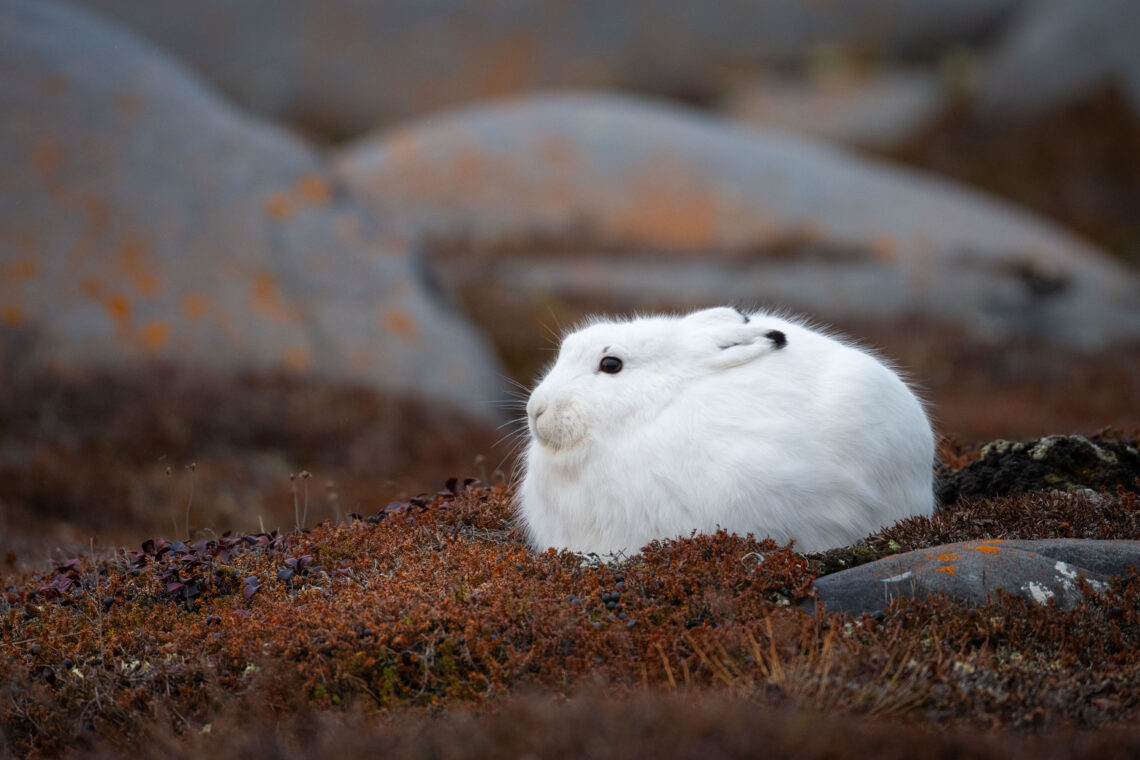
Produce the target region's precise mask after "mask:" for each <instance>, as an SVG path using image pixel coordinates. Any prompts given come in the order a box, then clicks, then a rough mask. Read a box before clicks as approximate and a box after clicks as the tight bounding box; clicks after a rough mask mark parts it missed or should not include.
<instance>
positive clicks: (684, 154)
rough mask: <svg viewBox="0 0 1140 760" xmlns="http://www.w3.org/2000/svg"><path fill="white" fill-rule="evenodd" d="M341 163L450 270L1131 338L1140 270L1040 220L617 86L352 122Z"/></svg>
mask: <svg viewBox="0 0 1140 760" xmlns="http://www.w3.org/2000/svg"><path fill="white" fill-rule="evenodd" d="M338 164H339V166H340V169H341V171H342V173H343V175H344V177H346V179H347V181H348V182H349V183H350V184H351V185H352V186H353V187H354V188H357V189H358V190H359V191H360V192H361V193H362V194H364V195H366V196H367V198H368V199H369V201H370V202H371V203H372V205H373V207H374V208H376V209H377V210H379V211H380V212H381V213H383V214H385V218H386V219H388V220H389V221H390V222H392V223H397V222H398V223H399V224H400V226H401V228H402V229H404V230H406V231H408V232H409V234H418V235H420V236H422V237H424V238H426V239H429V240H431V239H435V240H456V239H459V240H462V241H464V245H461V246H459V247H458V249H457V252H453V253H452V254H451V255H446V251H447V250H448V249H447V248H446V246H444V247H443V248H442V250H443V251H444V253H440V254H439V255H437V260H438V261H439V262H440V264H441V269H442V270H443V271H444V272H445V274H446V275H447V276H448V277H449V278H450V279H451V280H452V281H453V282H459V283H460V284H461V285H463V284H470V283H479V284H480V285H481V286H482V285H487V286H491V285H494V286H498V287H503V288H505V289H507V290H509V291H510V292H512V293H518V292H519V291H524V292H525V291H531V290H540V291H546V292H552V293H556V294H557V295H559V296H562V297H571V298H579V299H589V300H590V301H591V302H592V303H593V304H597V303H598V302H599V301H601V302H603V303H605V304H606V306H607V307H609V308H624V309H629V308H631V307H635V306H640V305H641V304H642V303H644V302H646V301H650V302H652V301H654V300H656V301H657V302H661V301H666V302H668V303H673V304H676V305H693V304H709V303H726V302H733V301H739V302H745V303H754V302H763V303H780V304H787V305H790V306H792V307H793V308H796V309H802V310H806V311H808V312H810V313H812V314H813V315H819V316H822V317H824V318H828V319H848V318H871V319H875V318H880V319H898V318H905V317H908V316H912V315H925V316H930V317H934V318H936V319H941V320H946V321H949V322H951V323H956V324H959V325H962V326H964V327H966V328H967V329H969V330H970V331H972V332H974V333H975V334H976V335H980V336H983V337H985V338H1008V337H1032V338H1037V339H1041V340H1045V341H1049V342H1052V343H1055V344H1064V345H1070V346H1078V347H1081V348H1099V347H1102V346H1104V345H1105V344H1108V343H1111V342H1113V341H1118V340H1128V339H1135V338H1137V336H1140V286H1138V283H1137V278H1136V277H1135V276H1134V275H1133V274H1132V273H1131V272H1129V271H1128V270H1127V269H1126V268H1124V267H1123V266H1121V265H1120V264H1118V263H1116V262H1115V261H1113V260H1112V259H1110V258H1109V257H1108V256H1106V255H1105V254H1103V253H1102V252H1100V251H1098V250H1097V249H1095V248H1093V247H1092V246H1089V245H1087V244H1085V243H1083V242H1081V241H1080V240H1078V239H1076V238H1075V237H1073V236H1072V235H1069V234H1067V233H1066V232H1064V231H1063V230H1061V229H1058V228H1057V227H1055V226H1053V225H1051V224H1049V223H1048V222H1046V221H1044V220H1042V219H1039V218H1036V217H1034V216H1032V215H1031V214H1028V213H1026V212H1024V211H1020V210H1018V209H1016V208H1014V207H1012V206H1009V205H1007V204H1004V203H1001V202H999V201H996V200H993V199H990V198H987V197H984V196H982V195H980V194H977V193H973V192H970V191H968V190H966V189H964V188H962V187H960V186H956V185H954V184H952V183H950V182H947V181H944V180H940V179H937V178H934V177H931V176H927V175H923V174H921V173H918V172H914V171H907V170H903V169H899V168H894V167H890V166H887V165H885V164H882V163H877V162H874V161H871V160H867V159H861V158H858V157H856V156H854V155H852V154H848V153H846V152H843V151H841V150H839V149H836V148H833V147H830V146H827V145H824V144H821V143H817V142H813V141H810V140H806V139H801V138H797V137H795V136H792V135H788V134H784V133H775V132H761V133H757V132H754V131H750V130H745V129H740V128H734V127H731V126H728V125H726V124H724V123H721V122H718V121H716V120H714V119H710V118H706V117H702V116H696V115H693V114H690V113H688V112H685V111H681V110H678V109H673V108H668V107H664V106H659V105H655V104H650V103H647V102H644V101H638V100H634V99H631V98H626V97H618V96H603V95H588V94H578V95H565V96H549V97H538V98H530V99H521V100H516V101H509V102H503V103H497V104H494V105H490V106H486V107H477V108H474V109H470V110H463V111H459V112H456V113H450V114H444V115H440V116H436V117H433V118H428V119H425V120H423V121H420V122H418V123H412V124H410V125H407V126H405V127H404V128H401V129H399V130H396V131H394V132H391V133H387V134H381V135H378V136H376V137H372V138H368V139H364V140H361V141H359V142H358V143H356V144H355V145H352V146H350V147H348V148H347V149H346V150H344V151H343V152H342V153H341V154H340V156H339V159H338ZM544 240H554V241H556V243H557V245H555V246H552V247H548V248H547V250H544V247H543V245H542V241H544ZM595 308H596V306H595Z"/></svg>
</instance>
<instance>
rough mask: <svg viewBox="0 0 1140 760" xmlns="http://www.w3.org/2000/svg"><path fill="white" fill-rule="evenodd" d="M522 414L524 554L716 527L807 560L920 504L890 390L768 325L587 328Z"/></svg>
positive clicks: (910, 406) (911, 422)
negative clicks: (779, 545) (792, 549)
mask: <svg viewBox="0 0 1140 760" xmlns="http://www.w3.org/2000/svg"><path fill="white" fill-rule="evenodd" d="M603 360H606V361H607V362H608V363H607V364H604V365H603V364H602V362H603ZM614 360H616V362H615V361H614ZM602 366H605V367H606V368H605V369H603V368H601V367H602ZM615 367H616V371H612V370H614V369H615ZM527 410H528V416H529V420H530V430H531V442H530V446H529V448H528V451H527V455H526V463H525V466H526V470H525V475H524V477H523V480H522V483H521V486H520V489H519V512H520V516H521V519H522V522H523V524H524V525H525V528H526V531H527V533H528V536H529V538H530V540H531V542H532V543H533V544H534V545H535V546H537V547H539V548H546V547H557V548H568V549H571V550H574V551H581V552H597V553H599V554H608V553H616V552H626V553H633V552H636V551H638V550H639V549H640V548H641V547H642V546H644V545H645V544H647V543H649V542H650V541H652V540H654V539H664V538H675V537H678V536H687V535H689V534H690V533H692V532H693V531H696V532H698V533H708V532H713V531H716V530H717V529H719V528H723V529H725V530H728V531H730V532H733V533H740V534H745V533H752V534H755V535H756V536H757V537H764V536H771V537H772V538H774V539H776V540H777V541H779V542H787V541H789V540H792V539H794V540H795V541H796V548H797V549H799V550H800V551H816V550H821V549H827V548H830V547H834V546H842V545H847V544H850V543H852V542H854V541H855V540H857V539H859V538H862V537H863V536H865V535H867V534H868V533H871V532H873V531H875V530H877V529H879V528H880V527H883V526H886V525H890V524H892V523H894V522H896V521H898V520H900V519H902V518H904V517H908V516H912V515H929V514H930V513H931V512H932V511H933V508H934V496H933V484H932V479H933V458H934V440H933V434H932V432H931V429H930V424H929V422H928V420H927V417H926V414H925V412H924V411H923V408H922V405H921V404H920V403H919V402H918V400H917V399H916V398H915V396H914V394H913V393H911V391H910V389H909V388H907V386H906V384H905V383H904V382H903V381H902V380H901V379H899V377H898V376H897V375H896V374H895V373H894V372H893V371H891V370H890V369H888V368H887V367H886V366H884V365H883V364H882V363H880V362H879V361H878V360H877V359H875V358H874V357H873V356H871V355H870V354H867V353H865V352H863V351H861V350H859V349H857V348H854V347H852V346H849V345H846V344H844V343H841V342H839V341H837V340H835V339H833V338H830V337H827V336H826V335H823V334H821V333H819V332H816V331H813V330H811V329H809V328H807V327H805V326H803V325H800V324H797V323H795V322H790V321H788V320H785V319H782V318H779V317H776V316H772V315H768V314H762V313H761V314H749V315H747V316H745V315H744V314H741V313H739V312H735V311H733V310H731V309H710V310H707V311H704V312H697V313H695V314H692V315H690V316H688V317H684V318H679V317H654V318H643V319H637V320H633V321H631V322H623V323H610V322H599V323H595V324H592V325H590V326H589V327H586V328H585V329H583V330H581V331H579V332H577V333H574V334H572V335H570V336H568V337H567V338H566V340H565V341H564V342H563V345H562V349H561V352H560V354H559V357H558V360H557V362H556V363H555V365H554V367H553V368H552V369H551V370H550V372H549V373H548V374H547V375H546V377H545V378H544V379H543V381H542V382H541V383H540V384H539V386H538V387H537V388H535V390H534V392H533V394H532V395H531V400H530V402H529V404H528V407H527Z"/></svg>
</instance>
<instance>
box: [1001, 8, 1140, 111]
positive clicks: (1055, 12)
mask: <svg viewBox="0 0 1140 760" xmlns="http://www.w3.org/2000/svg"><path fill="white" fill-rule="evenodd" d="M1138 38H1140V3H1137V2H1136V0H1096V2H1073V0H1037V1H1036V2H1033V3H1030V4H1028V5H1026V6H1025V7H1024V10H1023V12H1022V14H1021V18H1020V19H1019V20H1018V21H1016V22H1015V23H1013V24H1011V27H1010V33H1009V35H1008V37H1007V38H1006V39H1005V40H1004V41H1003V42H1002V43H1001V44H1000V45H999V47H998V49H997V52H996V53H995V54H994V57H993V60H992V61H991V63H990V65H989V66H988V69H987V71H986V73H985V74H984V78H983V80H982V84H981V90H980V92H979V95H978V98H979V101H980V105H981V107H982V108H983V110H985V111H988V112H989V113H990V114H991V115H999V116H1005V117H1017V118H1027V117H1031V116H1033V115H1034V114H1038V113H1041V112H1043V111H1048V110H1050V109H1052V108H1056V107H1059V106H1063V105H1065V104H1067V103H1069V102H1072V101H1075V100H1079V99H1080V98H1081V97H1083V96H1086V95H1089V94H1090V93H1093V92H1095V91H1096V90H1098V89H1101V88H1104V87H1108V86H1110V85H1114V86H1116V87H1117V88H1118V89H1119V90H1120V91H1121V92H1122V93H1123V94H1124V95H1125V96H1126V97H1127V98H1128V99H1129V101H1130V102H1131V104H1132V108H1133V110H1134V111H1135V112H1136V114H1137V115H1138V116H1140V42H1138Z"/></svg>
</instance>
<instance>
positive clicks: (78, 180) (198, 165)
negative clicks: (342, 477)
mask: <svg viewBox="0 0 1140 760" xmlns="http://www.w3.org/2000/svg"><path fill="white" fill-rule="evenodd" d="M0 18H3V23H0V103H2V110H0V185H2V186H3V190H2V191H0V272H3V276H2V277H0V358H2V359H3V362H4V364H5V365H6V366H7V367H8V368H9V369H11V368H13V367H16V366H21V367H44V366H53V367H62V368H68V367H90V366H98V365H111V366H129V365H130V364H132V363H136V362H143V361H156V362H160V363H173V364H181V365H186V366H192V367H202V368H207V369H211V370H226V371H228V370H244V369H252V370H265V371H273V370H282V369H283V370H297V371H306V372H311V373H316V374H320V375H323V376H325V377H332V378H338V379H343V380H348V381H352V382H360V383H364V384H369V385H372V386H374V387H376V388H378V389H381V390H385V391H393V392H399V393H405V392H413V393H416V394H420V395H421V397H426V398H438V399H441V400H443V401H446V402H448V403H452V404H456V405H459V406H460V407H462V408H464V409H466V410H467V411H468V412H472V413H476V414H479V415H480V416H484V417H486V416H490V408H489V407H488V406H487V405H486V404H485V403H484V402H485V401H486V400H487V399H489V398H493V397H495V396H496V395H497V385H498V383H497V381H496V377H495V369H496V367H495V363H494V361H493V360H492V359H491V358H490V355H489V352H488V351H487V350H486V348H485V345H484V343H483V342H482V340H481V339H480V338H479V337H478V336H477V335H476V334H475V333H474V331H473V330H472V329H470V328H469V327H468V325H467V324H466V323H465V321H464V320H463V319H461V318H459V317H458V316H456V315H454V314H452V313H450V312H449V311H447V310H446V309H444V308H442V307H441V306H440V305H439V304H438V303H436V302H435V301H434V300H433V299H432V298H430V297H429V296H428V295H427V293H426V292H425V289H424V287H423V286H422V284H421V282H420V280H419V278H418V277H417V275H416V272H417V266H418V265H417V263H416V262H415V261H414V260H413V258H412V257H410V256H409V254H408V251H407V249H406V247H405V246H403V245H402V244H400V243H399V241H394V240H389V239H387V238H386V237H385V234H384V230H383V228H382V227H381V226H380V225H379V223H378V222H377V217H375V216H374V215H373V214H372V213H371V212H369V211H368V210H367V209H365V208H364V207H363V206H361V205H360V204H359V203H357V202H356V201H355V200H353V198H352V196H351V194H350V193H346V192H345V191H344V189H343V188H342V187H341V186H340V185H339V183H338V180H337V179H336V178H335V177H334V176H332V174H331V173H330V171H329V170H328V168H327V167H326V165H325V164H324V163H323V162H322V160H321V159H320V157H319V156H318V155H317V154H316V153H315V152H314V151H312V150H311V149H310V148H309V147H307V146H306V145H304V144H303V143H301V142H300V141H298V140H297V139H296V138H295V137H293V136H292V135H290V134H288V133H285V132H283V131H281V130H278V129H276V128H274V127H271V126H268V125H266V124H263V123H260V122H258V121H255V120H251V119H249V118H246V117H244V116H243V115H241V114H239V113H237V112H235V111H234V110H233V109H231V108H230V107H228V106H227V105H226V104H225V103H223V102H222V101H221V100H219V99H218V98H217V97H216V96H214V95H213V94H212V93H211V92H210V91H208V90H207V89H205V88H204V87H203V86H201V85H200V84H199V83H198V82H197V81H196V80H195V79H194V78H193V77H192V76H190V75H189V74H188V73H187V72H185V71H184V70H183V69H182V68H181V66H180V65H179V64H177V63H176V62H174V61H172V60H170V59H168V58H167V57H166V56H165V55H164V54H162V53H160V52H158V51H156V50H154V49H153V48H151V47H150V46H149V45H147V44H144V43H143V42H141V41H140V40H138V39H136V38H135V37H134V36H133V35H132V34H130V33H128V32H125V31H121V30H119V29H117V28H115V27H112V26H110V25H108V24H106V23H104V22H102V21H99V20H97V19H95V18H92V17H91V16H89V15H88V14H87V13H86V12H81V11H79V10H77V9H74V8H72V7H69V6H66V5H63V4H59V3H56V2H52V1H51V0H0Z"/></svg>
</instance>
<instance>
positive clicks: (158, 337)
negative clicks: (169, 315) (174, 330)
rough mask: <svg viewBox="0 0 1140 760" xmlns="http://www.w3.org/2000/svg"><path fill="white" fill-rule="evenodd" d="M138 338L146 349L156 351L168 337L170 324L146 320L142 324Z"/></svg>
mask: <svg viewBox="0 0 1140 760" xmlns="http://www.w3.org/2000/svg"><path fill="white" fill-rule="evenodd" d="M139 338H140V340H141V341H142V344H143V346H144V347H145V348H146V349H147V350H149V351H156V350H158V349H160V348H162V347H163V346H164V345H165V344H166V342H167V340H169V339H170V325H168V324H166V323H165V322H147V323H146V324H145V325H143V328H142V331H141V332H140V333H139Z"/></svg>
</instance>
